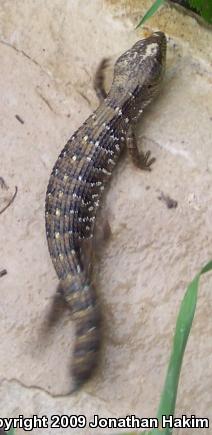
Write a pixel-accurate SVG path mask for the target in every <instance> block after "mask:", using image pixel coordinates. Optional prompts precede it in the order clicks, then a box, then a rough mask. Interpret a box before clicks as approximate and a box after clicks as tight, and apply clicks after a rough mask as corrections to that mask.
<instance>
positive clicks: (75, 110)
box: [0, 0, 212, 435]
mask: <svg viewBox="0 0 212 435" xmlns="http://www.w3.org/2000/svg"><path fill="white" fill-rule="evenodd" d="M140 3H141V2H139V8H138V2H132V1H129V2H126V1H123V2H115V1H112V2H109V1H101V0H93V1H92V7H91V2H90V1H89V0H83V2H81V1H80V0H35V1H33V0H22V1H21V0H2V1H1V5H0V56H1V63H0V87H1V93H0V99H1V119H0V130H1V141H0V143H1V170H0V176H1V177H3V178H4V180H5V182H6V184H7V186H8V189H3V188H0V205H1V207H0V208H1V209H2V208H3V207H4V206H5V205H6V203H7V201H8V200H9V199H10V198H11V196H12V195H13V192H14V189H15V186H17V187H18V193H17V196H16V198H15V200H14V203H13V204H12V205H11V206H10V207H9V208H8V209H7V210H6V211H5V212H4V213H2V214H1V215H0V241H1V259H0V270H2V269H3V268H5V269H7V272H8V273H7V275H5V276H3V277H1V278H0V292H1V304H0V337H1V344H0V353H1V361H0V417H9V416H10V417H11V416H18V415H19V414H24V416H26V417H30V416H32V415H33V414H37V415H38V416H42V415H47V416H48V417H49V421H50V416H51V415H52V414H85V415H86V417H87V419H88V420H89V419H92V417H93V415H94V414H95V413H96V414H100V415H101V416H103V417H107V416H111V417H118V416H125V415H126V414H136V415H137V416H140V417H154V416H155V413H156V409H157V404H158V400H159V397H160V392H161V388H162V385H163V380H164V376H165V372H166V367H167V361H168V356H169V351H170V346H171V339H172V335H173V330H174V325H175V320H176V314H177V310H178V307H179V304H180V301H181V300H182V297H183V295H184V292H185V288H186V285H187V283H188V282H189V280H191V279H192V277H193V276H194V274H195V273H196V272H197V271H198V270H199V269H200V267H201V266H202V265H203V264H204V263H205V262H206V261H208V260H209V259H210V258H211V257H212V233H211V220H212V187H211V186H212V148H211V130H212V104H211V102H212V86H211V84H212V78H211V77H212V66H211V64H210V62H211V56H212V55H211V50H210V49H209V47H211V46H212V34H211V32H210V30H208V29H204V28H203V27H200V25H199V24H198V23H197V22H196V21H195V20H194V19H193V18H191V17H186V16H184V15H182V14H180V13H179V12H177V11H175V10H174V9H172V8H163V9H161V11H160V12H159V14H158V15H157V16H156V17H154V18H153V19H152V20H151V21H149V22H148V26H149V28H151V27H152V28H154V29H158V28H159V29H161V30H163V31H165V32H166V34H167V37H168V39H169V44H168V61H167V73H166V78H165V81H164V87H163V90H162V93H161V95H160V97H159V98H158V99H157V101H156V102H155V103H154V104H153V105H152V106H151V107H150V108H149V109H148V110H147V111H146V113H145V115H144V117H143V120H142V121H141V123H140V124H139V127H138V137H139V143H140V146H142V147H143V148H144V149H150V150H151V152H152V154H153V155H154V156H155V157H156V158H157V161H156V163H155V165H154V170H153V171H152V173H151V174H148V173H142V172H140V171H139V170H135V169H134V167H133V166H132V164H131V162H130V160H129V159H128V158H127V157H125V158H124V159H123V160H122V161H121V162H120V164H119V167H118V168H117V171H116V172H115V174H114V177H113V180H112V183H111V186H110V189H109V192H108V194H107V197H106V198H105V201H104V203H105V208H106V210H107V213H108V215H109V220H110V225H111V229H112V237H111V239H110V241H109V242H108V243H106V244H105V245H104V246H103V247H102V252H101V256H100V262H99V264H98V282H99V286H98V287H99V294H100V297H101V303H102V306H103V311H104V322H105V326H104V337H103V341H104V345H103V352H102V358H101V361H100V364H99V369H98V371H97V373H96V375H95V376H94V378H93V379H91V380H90V382H88V383H87V384H86V385H85V386H84V387H83V389H82V390H81V391H79V392H78V393H76V394H73V395H69V391H70V386H71V378H70V371H69V369H70V360H71V354H72V344H73V338H74V325H73V323H72V322H71V321H70V319H69V318H68V317H67V316H64V319H63V320H61V322H60V323H59V324H58V325H57V326H56V327H54V328H53V330H52V331H51V333H49V334H47V333H46V332H45V319H46V316H47V315H48V312H49V308H50V305H51V301H52V296H53V294H54V292H55V289H56V285H57V277H56V275H55V273H54V270H53V267H52V263H51V260H50V257H49V253H48V249H47V244H46V239H45V228H44V199H45V191H46V186H47V182H48V178H49V175H50V171H51V169H52V166H53V164H54V162H55V160H56V158H57V156H58V153H59V151H60V150H61V148H62V147H63V145H64V144H65V142H66V140H67V139H68V137H69V136H70V135H71V134H72V133H73V132H74V130H75V129H76V128H77V127H78V126H79V125H80V124H81V123H82V122H83V121H84V120H85V118H86V117H87V116H88V115H89V114H90V113H91V112H92V110H94V108H95V107H96V104H97V100H96V97H95V95H94V91H93V88H92V78H93V74H94V71H95V69H96V66H97V64H98V62H99V61H100V59H101V58H102V57H103V56H106V57H107V56H115V57H117V55H118V54H119V53H121V52H123V50H125V49H126V48H128V47H130V46H131V45H132V44H133V43H134V41H136V40H137V39H138V38H139V37H141V35H142V33H141V31H137V33H136V32H135V31H134V30H133V29H134V27H135V23H137V22H138V17H139V15H142V13H143V12H144V11H145V10H146V9H147V7H148V6H149V5H150V3H151V2H150V1H144V2H143V5H142V6H141V5H140ZM143 34H145V31H144V33H143ZM16 115H19V117H21V119H22V120H23V121H24V123H21V122H20V121H19V120H18V119H17V118H16V117H15V116H16ZM161 192H162V193H163V194H165V195H169V196H170V197H171V198H173V199H174V200H176V201H177V202H178V207H177V208H175V209H168V208H167V206H166V204H165V203H164V201H161V200H159V199H158V198H159V197H160V195H161ZM211 285H212V277H211V275H207V276H205V277H204V278H203V279H202V285H201V291H200V295H199V300H198V308H197V314H196V316H195V321H194V326H193V329H192V334H191V337H190V338H189V343H188V348H187V351H186V355H185V360H184V363H183V370H182V376H181V380H180V388H179V395H178V401H177V415H179V416H180V415H182V414H187V415H190V414H197V415H198V416H199V417H201V416H202V417H209V418H212V407H211V403H212V400H211V391H212V376H211V367H212V344H211V343H212V341H211V334H212V320H211V318H212V316H211V301H212V292H211ZM64 431H65V432H66V433H73V434H75V433H76V434H78V433H82V432H85V431H86V433H94V432H95V433H111V432H113V431H112V430H111V429H99V430H97V429H96V430H95V431H94V430H90V431H89V429H88V428H86V429H71V430H70V429H69V430H68V429H67V430H65V429H63V430H62V429H51V428H50V427H49V428H48V429H40V430H37V431H36V430H35V431H33V433H39V434H42V435H44V434H46V435H48V434H53V433H57V434H61V433H63V432H64ZM115 432H117V430H116V431H115ZM21 433H23V431H21V430H18V431H17V434H21ZM175 433H176V434H180V435H181V433H193V430H191V431H189V430H188V431H186V430H184V431H182V430H176V431H175ZM206 433H209V430H201V435H204V434H206Z"/></svg>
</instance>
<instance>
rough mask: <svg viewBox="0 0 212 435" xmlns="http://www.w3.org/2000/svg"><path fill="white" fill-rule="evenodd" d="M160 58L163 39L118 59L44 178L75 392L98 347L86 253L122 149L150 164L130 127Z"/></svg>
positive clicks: (159, 71)
mask: <svg viewBox="0 0 212 435" xmlns="http://www.w3.org/2000/svg"><path fill="white" fill-rule="evenodd" d="M165 56H166V39H165V36H164V34H163V33H161V32H156V33H154V34H153V35H151V36H150V37H149V38H147V39H144V40H141V41H138V42H137V43H136V44H135V45H134V46H133V47H132V48H131V49H130V50H128V51H127V52H126V53H124V54H123V55H122V56H120V57H119V59H118V60H117V62H116V64H115V67H114V79H113V83H112V86H111V90H110V92H109V94H108V95H107V96H106V98H105V99H104V97H105V91H104V90H101V89H100V90H99V93H100V94H102V102H101V104H100V106H99V107H98V109H97V110H96V111H95V112H94V113H93V114H92V115H91V116H90V117H89V118H88V119H87V120H86V121H85V122H84V124H83V125H82V126H81V127H80V128H79V129H78V130H77V132H76V133H74V135H73V136H72V137H71V138H70V139H69V140H68V142H67V144H66V145H65V147H64V149H63V150H62V152H61V154H60V156H59V157H58V160H57V161H56V163H55V166H54V168H53V171H52V174H51V176H50V180H49V184H48V189H47V195H46V234H47V240H48V247H49V252H50V255H51V258H52V261H53V264H54V267H55V270H56V272H57V275H58V278H59V287H58V291H59V293H60V294H61V295H62V297H63V298H64V300H65V301H66V303H67V304H68V306H69V307H70V310H71V313H72V318H73V319H74V321H75V324H76V342H75V348H74V355H73V361H72V375H73V378H74V381H75V385H76V386H78V385H80V384H81V383H82V382H84V381H85V380H86V379H87V378H88V377H89V376H90V374H91V373H92V371H93V368H94V367H95V366H96V363H97V357H98V352H99V348H100V313H99V306H98V304H97V298H96V293H95V290H94V288H93V286H92V284H91V273H90V269H89V267H87V264H88V263H89V261H90V260H89V259H88V258H86V252H87V251H86V246H87V244H88V241H89V240H90V241H91V239H92V237H93V231H94V224H95V218H96V213H97V210H98V207H99V203H100V198H101V196H102V193H103V191H104V188H105V185H106V183H108V181H109V179H110V177H111V173H112V171H113V169H114V168H115V166H116V164H117V162H118V160H119V157H120V154H121V152H122V150H123V148H124V147H125V146H126V144H127V145H128V147H129V149H130V154H131V155H132V157H133V161H134V163H135V164H136V165H137V166H140V167H144V168H145V169H149V166H150V164H151V163H152V161H153V159H151V160H150V161H149V160H148V157H149V154H147V155H146V156H144V155H143V154H139V153H138V149H137V146H136V143H135V137H134V135H133V132H132V125H133V124H134V123H135V122H136V121H137V119H138V117H139V116H140V114H141V113H142V111H143V109H144V108H145V107H146V106H147V105H148V104H149V103H150V102H151V101H152V99H153V98H154V96H155V95H156V94H157V93H158V91H159V88H160V84H161V81H162V77H163V72H164V67H165ZM103 64H104V62H103ZM99 81H100V82H101V80H99ZM99 86H100V84H99ZM85 259H86V261H85Z"/></svg>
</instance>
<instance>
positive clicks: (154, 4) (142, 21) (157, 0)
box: [136, 0, 165, 29]
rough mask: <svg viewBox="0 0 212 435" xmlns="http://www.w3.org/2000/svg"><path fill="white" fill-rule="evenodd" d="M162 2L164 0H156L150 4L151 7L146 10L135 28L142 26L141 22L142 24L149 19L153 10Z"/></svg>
mask: <svg viewBox="0 0 212 435" xmlns="http://www.w3.org/2000/svg"><path fill="white" fill-rule="evenodd" d="M164 3H165V0H156V1H155V2H154V3H153V5H152V6H151V8H149V9H148V11H147V12H146V13H145V15H144V17H143V18H142V19H141V21H140V22H139V23H138V25H137V26H136V29H137V28H138V27H140V26H142V24H144V23H145V22H146V21H147V20H149V18H151V17H152V16H153V15H154V14H155V12H156V11H157V10H158V9H159V7H160V6H162V5H163V4H164Z"/></svg>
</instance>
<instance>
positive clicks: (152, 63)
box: [111, 32, 166, 108]
mask: <svg viewBox="0 0 212 435" xmlns="http://www.w3.org/2000/svg"><path fill="white" fill-rule="evenodd" d="M165 59H166V37H165V35H164V33H162V32H155V33H153V34H152V35H151V36H149V37H148V38H146V39H142V40H140V41H138V42H136V44H135V45H133V47H132V48H131V49H129V50H127V51H126V52H125V53H124V54H122V55H121V56H120V57H119V58H118V60H117V61H116V63H115V67H114V80H113V84H112V89H111V90H113V92H114V89H116V92H117V94H119V97H120V98H121V99H122V98H124V99H125V98H127V97H128V98H129V95H133V96H134V97H137V100H136V101H137V102H138V103H140V107H141V108H142V107H145V106H146V105H147V104H148V103H149V102H150V101H151V100H152V99H153V97H154V95H155V94H156V93H157V91H158V90H159V85H160V83H161V79H162V76H163V73H164V69H165ZM139 96H140V98H139ZM139 100H140V102H139Z"/></svg>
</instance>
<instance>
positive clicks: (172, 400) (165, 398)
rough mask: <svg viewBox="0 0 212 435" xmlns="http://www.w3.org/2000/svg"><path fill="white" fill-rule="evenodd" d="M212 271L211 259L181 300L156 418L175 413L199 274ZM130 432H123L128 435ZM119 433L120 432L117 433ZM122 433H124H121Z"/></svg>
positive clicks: (166, 432) (160, 432)
mask: <svg viewBox="0 0 212 435" xmlns="http://www.w3.org/2000/svg"><path fill="white" fill-rule="evenodd" d="M210 271H212V261H209V262H208V263H207V264H206V265H205V266H204V267H203V268H202V269H201V271H200V272H199V273H198V274H197V275H196V276H195V277H194V279H193V280H192V281H191V282H190V284H189V285H188V287H187V290H186V293H185V296H184V298H183V300H182V302H181V306H180V311H179V314H178V317H177V322H176V328H175V334H174V339H173V344H172V352H171V356H170V360H169V364H168V370H167V374H166V379H165V384H164V388H163V392H162V394H161V399H160V404H159V408H158V412H157V418H158V420H159V421H161V418H162V415H167V416H169V415H173V416H174V414H175V404H176V398H177V389H178V383H179V378H180V371H181V366H182V361H183V355H184V352H185V348H186V344H187V340H188V337H189V334H190V331H191V326H192V322H193V318H194V314H195V310H196V304H197V295H198V288H199V280H200V276H201V275H203V274H204V273H207V272H210ZM131 433H132V432H130V433H129V432H127V433H126V432H125V435H130V434H131ZM133 434H134V435H136V434H137V435H144V434H145V435H171V434H172V429H170V428H163V429H153V430H151V431H148V432H147V431H145V432H133ZM119 435H120V434H119ZM123 435H124V434H123Z"/></svg>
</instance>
